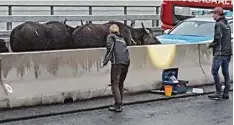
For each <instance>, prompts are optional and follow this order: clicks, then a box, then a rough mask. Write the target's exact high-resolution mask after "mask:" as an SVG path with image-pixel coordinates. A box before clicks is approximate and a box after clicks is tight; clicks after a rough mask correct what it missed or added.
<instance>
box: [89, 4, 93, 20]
mask: <svg viewBox="0 0 234 125" xmlns="http://www.w3.org/2000/svg"><path fill="white" fill-rule="evenodd" d="M89 15H93V9H92V6H89ZM88 23H90V24H91V23H92V21H89V22H88Z"/></svg>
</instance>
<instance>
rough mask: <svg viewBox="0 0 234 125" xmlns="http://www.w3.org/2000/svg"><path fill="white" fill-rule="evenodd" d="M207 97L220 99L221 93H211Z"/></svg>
mask: <svg viewBox="0 0 234 125" xmlns="http://www.w3.org/2000/svg"><path fill="white" fill-rule="evenodd" d="M208 97H209V98H210V99H214V100H220V99H222V95H221V94H217V93H215V94H213V95H209V96H208Z"/></svg>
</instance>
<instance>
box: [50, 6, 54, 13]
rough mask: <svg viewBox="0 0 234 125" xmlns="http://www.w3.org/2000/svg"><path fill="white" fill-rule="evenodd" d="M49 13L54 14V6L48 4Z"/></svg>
mask: <svg viewBox="0 0 234 125" xmlns="http://www.w3.org/2000/svg"><path fill="white" fill-rule="evenodd" d="M50 15H54V6H50Z"/></svg>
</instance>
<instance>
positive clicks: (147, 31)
mask: <svg viewBox="0 0 234 125" xmlns="http://www.w3.org/2000/svg"><path fill="white" fill-rule="evenodd" d="M141 26H142V27H143V28H144V30H145V32H146V33H147V34H150V32H149V30H147V29H146V28H145V26H144V24H143V22H141Z"/></svg>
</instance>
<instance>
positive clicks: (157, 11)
mask: <svg viewBox="0 0 234 125" xmlns="http://www.w3.org/2000/svg"><path fill="white" fill-rule="evenodd" d="M158 14H159V7H156V15H158ZM156 27H159V20H158V19H157V20H156Z"/></svg>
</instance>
